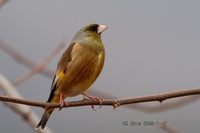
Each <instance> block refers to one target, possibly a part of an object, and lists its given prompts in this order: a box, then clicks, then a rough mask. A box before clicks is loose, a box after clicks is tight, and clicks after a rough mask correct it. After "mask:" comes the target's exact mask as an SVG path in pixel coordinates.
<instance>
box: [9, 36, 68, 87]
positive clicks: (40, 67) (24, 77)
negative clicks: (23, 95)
mask: <svg viewBox="0 0 200 133" xmlns="http://www.w3.org/2000/svg"><path fill="white" fill-rule="evenodd" d="M65 43H66V38H64V37H63V38H62V40H61V42H60V43H59V44H58V45H57V47H56V48H55V49H54V50H53V51H52V52H51V53H50V54H49V55H48V56H47V57H46V58H45V59H44V60H43V61H42V62H41V63H39V64H38V65H36V66H35V67H34V68H32V69H31V70H30V71H29V72H27V73H25V74H24V75H22V76H21V77H19V78H18V79H17V80H15V81H13V82H12V84H13V85H15V86H16V85H18V84H21V83H22V82H24V81H26V80H27V79H29V78H30V77H31V76H33V75H34V74H36V73H39V72H41V71H42V70H44V68H45V66H46V65H47V64H48V63H49V62H50V61H51V60H52V59H53V58H54V57H55V56H56V55H57V54H58V53H59V52H60V50H61V49H62V48H63V47H64V45H65Z"/></svg>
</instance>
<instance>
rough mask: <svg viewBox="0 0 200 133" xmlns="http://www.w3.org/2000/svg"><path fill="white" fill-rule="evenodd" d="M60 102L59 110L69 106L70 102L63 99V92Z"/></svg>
mask: <svg viewBox="0 0 200 133" xmlns="http://www.w3.org/2000/svg"><path fill="white" fill-rule="evenodd" d="M59 104H60V107H59V110H61V109H62V108H63V107H64V106H68V103H67V102H65V101H64V100H63V95H62V93H60V100H59Z"/></svg>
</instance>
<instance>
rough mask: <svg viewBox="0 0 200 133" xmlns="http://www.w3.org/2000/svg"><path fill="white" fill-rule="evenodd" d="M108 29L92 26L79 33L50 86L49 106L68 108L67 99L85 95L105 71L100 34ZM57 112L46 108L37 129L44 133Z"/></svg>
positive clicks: (65, 54)
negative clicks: (50, 104) (66, 105)
mask: <svg viewBox="0 0 200 133" xmlns="http://www.w3.org/2000/svg"><path fill="white" fill-rule="evenodd" d="M106 29H107V27H106V26H104V25H98V24H90V25H87V26H85V27H84V28H82V29H81V30H80V31H78V32H77V33H76V34H75V36H74V38H73V39H72V41H71V44H70V45H69V47H68V48H67V49H66V51H65V52H64V53H63V55H62V56H61V58H60V60H59V62H58V65H57V70H56V74H55V77H54V79H53V82H52V85H51V93H50V96H49V99H48V101H47V102H49V103H58V102H59V103H60V109H61V108H62V107H63V106H64V104H67V103H65V102H64V99H65V98H66V97H73V96H77V95H79V94H82V95H84V96H87V97H88V98H91V97H90V96H88V95H86V94H85V93H84V92H85V91H86V90H87V89H88V88H89V87H90V86H91V85H92V84H93V83H94V81H95V80H96V79H97V77H98V76H99V74H100V73H101V71H102V68H103V65H104V59H105V49H104V45H103V43H102V41H101V33H102V32H103V31H105V30H106ZM53 110H54V108H49V109H48V108H47V109H45V111H44V114H43V116H42V119H41V120H40V122H39V123H38V125H37V127H36V129H38V128H39V127H41V129H44V127H45V125H46V123H47V121H48V119H49V117H50V115H51V113H52V112H53Z"/></svg>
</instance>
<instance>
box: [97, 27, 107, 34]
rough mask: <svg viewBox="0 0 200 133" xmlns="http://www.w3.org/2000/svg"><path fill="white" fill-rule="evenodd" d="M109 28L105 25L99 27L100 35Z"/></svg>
mask: <svg viewBox="0 0 200 133" xmlns="http://www.w3.org/2000/svg"><path fill="white" fill-rule="evenodd" d="M107 28H108V27H107V26H105V25H99V27H98V33H99V34H101V33H102V32H103V31H105V30H106V29H107Z"/></svg>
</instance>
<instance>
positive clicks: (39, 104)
mask: <svg viewBox="0 0 200 133" xmlns="http://www.w3.org/2000/svg"><path fill="white" fill-rule="evenodd" d="M199 94H200V88H194V89H187V90H181V91H174V92H169V93H163V94H156V95H149V96H140V97H131V98H124V99H103V100H102V104H101V105H106V106H113V107H114V108H116V107H119V106H121V105H127V104H134V103H143V102H153V101H158V102H163V101H164V100H167V99H171V98H177V97H183V96H190V95H199ZM0 101H6V102H12V103H19V104H25V105H30V106H36V107H43V108H59V107H60V105H59V103H46V102H37V101H33V100H25V99H20V98H12V97H7V96H1V97H0ZM87 105H100V103H99V102H98V101H92V100H88V99H84V100H81V101H72V102H68V105H66V106H64V107H77V106H87Z"/></svg>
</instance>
